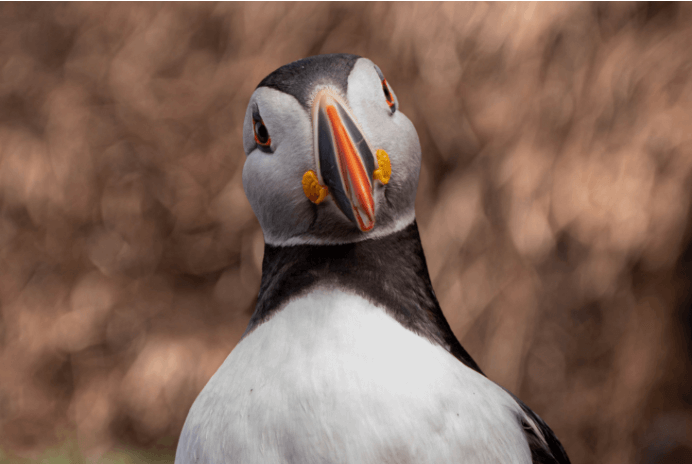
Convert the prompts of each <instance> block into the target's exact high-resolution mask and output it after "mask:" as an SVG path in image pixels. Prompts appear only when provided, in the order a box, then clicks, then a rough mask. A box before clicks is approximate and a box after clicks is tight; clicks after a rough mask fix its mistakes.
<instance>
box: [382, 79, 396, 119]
mask: <svg viewBox="0 0 692 464" xmlns="http://www.w3.org/2000/svg"><path fill="white" fill-rule="evenodd" d="M382 91H383V92H384V97H385V99H386V100H387V105H389V108H390V109H391V110H392V112H394V110H395V108H394V105H395V103H394V97H393V96H392V91H391V90H390V88H389V84H387V79H382Z"/></svg>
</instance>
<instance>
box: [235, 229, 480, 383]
mask: <svg viewBox="0 0 692 464" xmlns="http://www.w3.org/2000/svg"><path fill="white" fill-rule="evenodd" d="M318 283H334V284H337V285H339V286H340V287H344V288H346V289H348V290H350V291H352V292H354V293H356V294H358V295H360V296H362V297H364V298H366V299H368V300H370V301H372V302H373V303H375V304H377V305H379V306H382V307H383V308H384V309H385V310H386V311H387V312H388V313H389V314H390V315H391V316H393V317H394V318H395V319H396V320H397V321H398V322H399V323H400V324H401V325H403V326H404V327H406V328H407V329H409V330H412V331H413V332H415V333H417V334H418V335H421V336H423V337H426V338H427V339H429V340H430V341H432V342H433V343H436V344H438V345H441V346H443V347H445V348H446V349H447V350H448V351H449V352H450V353H451V354H452V355H454V356H455V357H456V358H457V359H458V360H459V361H461V362H462V363H464V364H465V365H467V366H468V367H470V368H472V369H474V370H476V371H478V372H481V370H480V368H479V367H478V365H477V364H476V363H475V361H474V360H473V359H472V358H471V356H470V355H469V354H468V353H467V352H466V350H465V349H464V348H463V347H462V346H461V344H460V343H459V341H458V340H457V338H456V337H455V336H454V333H453V332H452V329H451V328H450V327H449V323H448V322H447V320H446V319H445V317H444V315H443V314H442V310H441V309H440V305H439V303H438V302H437V298H436V297H435V291H434V290H433V288H432V284H431V282H430V276H429V275H428V267H427V265H426V263H425V255H424V254H423V247H422V246H421V242H420V235H419V233H418V225H417V224H416V222H415V221H414V222H413V223H411V225H409V226H408V227H406V228H405V229H403V230H401V231H399V232H396V233H394V234H391V235H388V236H386V237H382V238H378V239H372V240H364V241H362V242H356V243H348V244H344V245H296V246H285V247H282V246H273V245H265V248H264V260H263V262H262V283H261V285H260V293H259V299H258V300H257V306H256V308H255V312H254V314H253V315H252V317H251V318H250V322H249V324H248V327H247V329H246V331H245V335H247V334H249V333H250V332H251V331H252V330H253V329H254V328H255V327H257V326H258V325H260V324H261V323H263V322H264V321H266V320H268V319H269V318H270V317H271V316H272V315H273V313H274V312H275V311H277V310H280V309H281V308H282V307H283V306H284V304H285V303H286V302H287V301H288V300H290V299H291V298H294V297H297V296H300V295H302V294H304V293H305V292H307V291H308V290H310V289H311V288H313V287H314V286H315V285H317V284H318ZM245 335H243V336H245ZM481 373H482V372H481Z"/></svg>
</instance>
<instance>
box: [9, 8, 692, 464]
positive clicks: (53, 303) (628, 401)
mask: <svg viewBox="0 0 692 464" xmlns="http://www.w3.org/2000/svg"><path fill="white" fill-rule="evenodd" d="M690 13H691V10H690V7H689V6H688V5H686V4H666V3H662V4H661V3H656V4H646V3H637V4H621V3H618V4H605V3H597V4H584V3H565V4H554V3H539V4H534V3H522V4H495V3H493V4H485V3H473V4H442V5H440V4H429V3H426V4H416V3H406V4H392V3H388V4H378V3H372V4H341V3H339V4H319V3H309V4H286V3H282V4H262V3H251V4H235V3H232V4H218V5H217V4H138V3H134V4H132V3H128V4H107V3H74V4H16V3H4V4H2V5H0V448H2V449H4V450H5V452H6V453H11V455H12V456H15V457H16V459H17V460H16V461H12V460H11V458H9V457H8V456H10V454H4V455H0V457H1V456H5V457H4V458H2V459H3V460H8V462H25V461H23V460H22V459H23V458H24V459H25V458H29V459H37V458H40V457H41V456H45V455H44V454H42V453H44V452H45V450H46V449H56V448H55V447H56V446H57V447H58V449H59V446H60V443H61V440H64V439H63V438H61V437H63V436H64V433H66V432H65V431H67V433H74V436H75V437H76V443H77V444H78V447H79V449H78V451H74V453H77V454H75V455H79V456H82V457H80V459H87V460H94V459H104V457H107V456H110V455H111V454H109V453H112V450H113V448H114V447H115V446H116V445H117V446H121V447H122V446H123V445H122V444H123V443H124V444H126V445H127V446H135V447H139V448H142V447H145V448H146V447H149V448H151V449H158V448H156V447H157V446H159V445H157V443H159V441H160V440H161V439H164V438H166V437H176V436H177V434H178V433H179V431H180V429H181V427H182V424H183V421H184V419H185V416H186V414H187V411H188V408H189V406H190V405H191V404H192V401H193V400H194V398H195V396H196V394H197V393H198V392H199V390H200V389H201V388H202V387H203V386H204V384H205V382H206V380H207V379H208V378H209V377H210V376H211V375H212V373H213V372H214V371H215V369H216V368H217V367H218V366H219V364H220V363H221V362H222V361H223V359H224V358H225V357H226V355H227V354H228V353H229V352H230V350H231V349H232V348H233V346H234V345H235V343H236V342H237V341H238V339H239V337H240V334H241V333H242V331H243V329H244V327H245V324H246V322H247V320H248V318H249V316H250V314H251V312H252V309H253V305H254V300H255V297H256V293H257V291H258V287H259V278H260V265H261V258H262V253H263V240H262V234H261V231H260V229H259V227H258V224H257V221H256V220H255V218H254V216H253V214H252V211H251V209H250V207H249V205H248V203H247V201H246V199H245V196H244V193H243V188H242V182H241V173H242V166H243V162H244V158H245V156H244V154H243V151H242V141H241V126H242V121H243V116H244V113H245V106H246V104H247V101H248V99H249V97H250V94H251V93H252V91H253V89H254V87H255V86H256V84H257V83H258V82H259V81H260V80H261V79H262V78H263V77H264V76H265V75H266V74H268V73H269V72H271V71H272V70H274V69H275V68H277V67H279V66H281V65H283V64H285V63H288V62H290V61H293V60H296V59H299V58H302V57H305V56H309V55H314V54H318V53H329V52H350V53H356V54H360V55H364V56H367V57H369V58H371V59H372V60H373V61H375V62H376V63H377V64H379V66H380V67H381V68H382V70H383V71H384V73H385V75H386V76H387V79H388V81H389V82H390V83H391V84H392V86H393V87H394V89H395V91H396V92H397V95H398V97H399V100H400V104H401V110H402V111H403V112H404V113H406V114H407V115H408V116H409V117H410V118H411V119H412V121H413V122H414V124H415V126H416V128H417V129H418V133H419V135H420V139H421V144H422V147H423V169H422V174H421V180H420V186H419V190H418V203H417V215H418V221H419V224H420V226H421V232H422V236H423V241H424V246H425V249H426V252H427V256H428V261H429V266H430V272H431V276H432V279H433V283H434V286H435V288H436V290H437V294H438V296H439V299H440V302H441V304H442V307H443V309H444V311H445V314H446V315H447V317H448V319H449V321H450V323H451V325H452V327H453V328H454V331H455V333H456V334H457V335H458V336H459V338H460V339H461V341H462V343H463V344H464V345H465V346H466V347H467V349H468V350H469V351H470V352H471V354H472V355H473V356H474V357H475V358H476V359H477V361H478V362H479V363H480V365H481V366H482V367H483V368H484V370H485V371H486V373H487V374H488V375H489V377H490V378H492V379H493V380H495V381H497V382H498V383H500V384H501V385H503V386H505V387H507V388H509V389H510V390H512V391H514V392H515V393H517V394H518V395H519V396H520V397H522V398H523V399H524V400H525V401H526V403H528V404H529V405H530V406H532V407H533V408H534V409H535V410H536V411H537V412H538V413H539V414H540V415H541V416H542V417H543V418H544V419H545V420H546V421H547V422H548V423H549V424H550V425H551V426H552V428H553V429H554V430H555V432H556V433H557V435H558V436H559V437H560V438H561V440H562V442H563V444H564V445H565V447H566V448H567V450H568V452H569V454H570V456H571V458H572V461H573V462H574V463H576V464H578V463H590V462H600V463H612V464H620V463H639V462H682V461H681V460H683V461H684V460H689V459H690V457H691V456H692V436H691V435H692V415H691V410H690V405H689V401H690V391H691V390H690V387H692V381H691V376H690V374H691V369H690V363H689V356H688V354H689V347H690V346H689V340H690V333H689V317H690V316H689V305H690V301H692V299H690V297H689V279H690V276H691V275H692V264H690V257H692V251H690V250H691V248H690V233H689V228H688V225H689V221H690V211H691V209H690V199H691V196H690V193H691V192H690V174H691V172H692V130H690V128H691V127H692V83H691V80H690V77H691V73H692V55H691V54H690V44H692V28H691V25H692V22H691V21H690V19H691V18H690V16H691V15H690ZM686 250H687V251H686ZM174 446H175V443H174V442H173V443H169V447H168V448H169V449H174ZM69 453H73V451H69V452H68V455H69ZM12 459H14V458H12ZM66 459H68V460H69V458H66ZM56 462H57V461H56ZM124 462H125V461H124ZM130 462H134V461H130Z"/></svg>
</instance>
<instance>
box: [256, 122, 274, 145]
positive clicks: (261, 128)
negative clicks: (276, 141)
mask: <svg viewBox="0 0 692 464" xmlns="http://www.w3.org/2000/svg"><path fill="white" fill-rule="evenodd" d="M252 132H253V133H254V135H255V142H256V143H257V145H260V146H263V147H268V146H270V145H271V144H272V138H271V137H269V131H268V130H267V126H265V125H264V121H262V118H259V119H255V120H254V122H253V124H252Z"/></svg>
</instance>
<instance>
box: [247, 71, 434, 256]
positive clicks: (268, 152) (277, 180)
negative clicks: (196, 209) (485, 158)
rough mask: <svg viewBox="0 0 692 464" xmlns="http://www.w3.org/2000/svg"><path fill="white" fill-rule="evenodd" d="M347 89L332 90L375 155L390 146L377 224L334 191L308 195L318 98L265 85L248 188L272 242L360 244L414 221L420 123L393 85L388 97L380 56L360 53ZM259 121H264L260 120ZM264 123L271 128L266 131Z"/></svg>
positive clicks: (252, 124) (254, 105)
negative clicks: (363, 225)
mask: <svg viewBox="0 0 692 464" xmlns="http://www.w3.org/2000/svg"><path fill="white" fill-rule="evenodd" d="M297 78H300V77H297ZM324 87H325V86H319V85H318V86H315V88H314V89H311V92H312V95H313V101H314V100H316V98H315V97H317V95H318V93H319V92H320V90H323V89H324ZM347 89H348V90H347V94H346V95H341V94H340V92H339V91H338V90H337V89H335V88H331V87H330V89H329V90H330V91H331V93H332V94H336V98H338V99H339V100H340V102H341V103H342V104H343V105H344V106H345V109H346V111H347V112H350V114H351V116H352V117H353V119H354V122H355V123H356V125H357V126H358V127H359V129H360V130H361V131H362V135H363V136H364V139H365V140H366V142H367V145H368V146H369V147H370V149H371V151H372V153H373V154H374V153H375V152H376V151H377V150H378V149H383V150H384V151H386V152H387V154H388V155H389V159H390V161H391V168H392V174H391V179H390V180H389V183H388V184H387V185H383V184H382V183H381V182H379V181H373V182H372V185H373V191H372V199H373V201H374V211H375V215H374V226H373V227H372V229H371V230H370V231H368V232H363V231H361V229H360V228H359V227H358V225H357V224H356V223H354V222H353V221H352V220H350V219H349V218H348V217H347V216H346V215H345V214H344V212H342V211H343V208H344V206H343V202H342V205H341V208H342V209H340V208H339V206H338V205H337V202H336V200H335V198H334V195H331V194H330V195H328V196H327V197H326V198H325V199H324V201H322V202H321V203H319V204H314V203H313V202H311V201H310V200H309V199H308V198H307V197H306V195H305V192H304V191H303V185H302V179H303V175H304V174H305V172H306V171H309V170H313V171H318V172H319V168H318V166H317V160H316V158H317V156H316V143H315V140H316V136H315V133H314V131H315V130H316V128H314V127H313V114H312V113H313V112H312V110H313V108H312V102H311V108H310V109H306V108H305V107H304V106H303V105H301V104H300V102H299V101H298V100H297V99H296V98H295V97H293V96H292V95H289V94H286V93H283V92H280V91H278V90H276V89H273V88H269V87H260V88H258V89H257V90H255V92H254V93H253V95H252V97H251V98H250V103H249V105H248V109H247V112H246V113H245V122H244V127H243V146H244V149H245V154H246V155H247V159H246V161H245V167H244V169H243V186H244V187H245V193H246V195H247V197H248V200H249V201H250V205H251V206H252V209H253V210H254V212H255V214H256V215H257V218H258V219H259V222H260V225H261V226H262V230H263V232H264V238H265V241H266V242H267V243H269V244H272V245H295V244H303V243H312V244H327V243H347V242H355V241H360V240H366V239H368V238H375V237H380V236H383V235H387V234H390V233H393V232H396V231H398V230H401V229H403V228H404V227H405V226H407V225H408V224H410V223H411V222H412V221H413V219H414V201H415V195H416V188H417V184H418V174H419V171H420V161H421V149H420V143H419V141H418V135H417V133H416V130H415V128H414V127H413V124H412V123H411V121H410V120H409V119H408V118H407V117H406V116H405V115H404V114H403V113H402V112H401V111H400V110H399V102H398V100H397V99H396V95H395V94H394V93H393V91H392V90H391V87H387V89H388V91H389V92H390V98H389V101H390V103H388V100H387V96H386V94H385V92H384V90H383V83H382V78H381V77H380V75H379V74H378V70H377V68H376V67H375V65H374V63H373V62H372V61H370V60H368V59H366V58H359V59H358V60H357V61H356V62H355V65H354V66H353V69H352V70H351V73H350V75H349V76H348V86H347ZM391 102H393V103H394V108H395V110H394V111H392V109H391V106H390V105H391ZM258 119H261V123H260V124H259V125H257V124H256V121H257V120H258ZM262 124H263V125H264V127H265V128H266V131H267V133H264V132H263V131H264V129H262V127H261V126H262ZM256 130H259V132H258V136H256V132H255V131H256ZM263 145H264V146H263ZM375 168H377V161H376V160H375ZM320 181H322V179H321V176H320Z"/></svg>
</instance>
